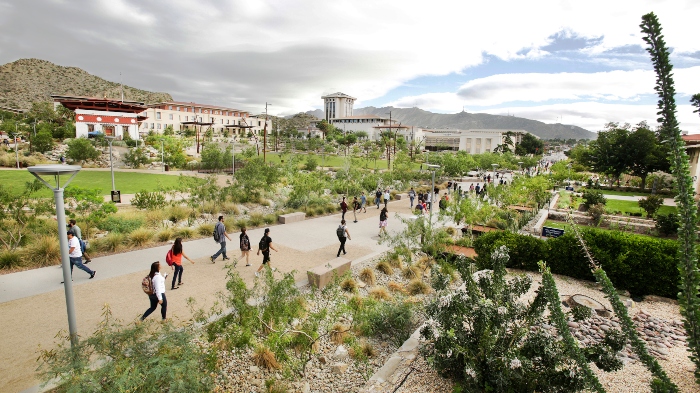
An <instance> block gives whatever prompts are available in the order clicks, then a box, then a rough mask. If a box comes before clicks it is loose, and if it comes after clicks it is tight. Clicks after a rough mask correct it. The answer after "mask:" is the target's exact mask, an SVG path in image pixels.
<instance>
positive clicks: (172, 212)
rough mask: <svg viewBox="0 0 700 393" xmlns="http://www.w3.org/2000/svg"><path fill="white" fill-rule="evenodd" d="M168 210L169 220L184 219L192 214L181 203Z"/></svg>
mask: <svg viewBox="0 0 700 393" xmlns="http://www.w3.org/2000/svg"><path fill="white" fill-rule="evenodd" d="M167 212H168V213H167V216H168V220H170V221H172V222H178V221H182V220H184V219H186V218H187V217H188V216H189V215H190V212H189V210H188V209H187V208H186V207H184V206H180V205H175V206H170V208H169V209H168V210H167Z"/></svg>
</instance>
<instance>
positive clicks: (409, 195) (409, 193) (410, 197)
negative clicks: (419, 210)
mask: <svg viewBox="0 0 700 393" xmlns="http://www.w3.org/2000/svg"><path fill="white" fill-rule="evenodd" d="M415 198H416V192H415V191H413V187H411V189H410V190H408V199H410V200H411V209H413V200H414V199H415Z"/></svg>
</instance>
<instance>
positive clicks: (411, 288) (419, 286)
mask: <svg viewBox="0 0 700 393" xmlns="http://www.w3.org/2000/svg"><path fill="white" fill-rule="evenodd" d="M406 292H408V293H409V294H411V295H425V294H428V293H430V286H429V285H428V284H426V283H424V282H423V280H421V279H415V280H412V281H411V282H409V283H408V285H406Z"/></svg>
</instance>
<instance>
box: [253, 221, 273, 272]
mask: <svg viewBox="0 0 700 393" xmlns="http://www.w3.org/2000/svg"><path fill="white" fill-rule="evenodd" d="M271 249H272V250H275V252H277V249H276V248H274V247H272V238H271V237H270V228H265V234H264V235H263V237H262V239H260V242H259V243H258V254H257V255H260V253H261V252H262V254H263V261H262V264H261V265H260V267H259V268H258V270H257V271H256V272H255V277H258V276H259V275H260V271H261V270H262V269H263V267H265V265H268V267H270V250H271ZM270 268H271V269H272V270H273V271H274V270H275V269H274V268H272V267H270Z"/></svg>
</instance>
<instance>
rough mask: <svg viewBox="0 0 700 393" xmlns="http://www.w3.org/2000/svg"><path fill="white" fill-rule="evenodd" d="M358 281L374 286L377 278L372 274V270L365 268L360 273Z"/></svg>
mask: <svg viewBox="0 0 700 393" xmlns="http://www.w3.org/2000/svg"><path fill="white" fill-rule="evenodd" d="M360 280H362V282H364V283H365V284H367V285H374V284H375V283H376V282H377V277H376V275H375V274H374V269H372V268H371V267H366V268H364V269H362V271H361V272H360Z"/></svg>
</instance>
